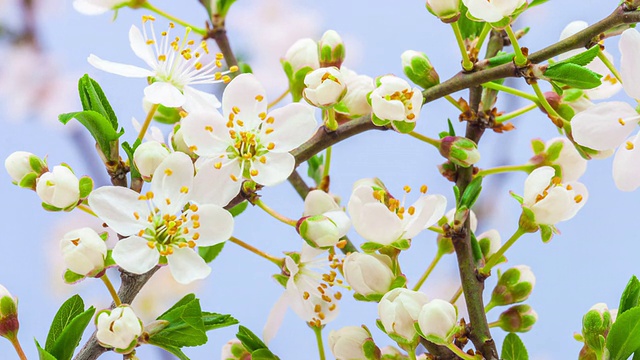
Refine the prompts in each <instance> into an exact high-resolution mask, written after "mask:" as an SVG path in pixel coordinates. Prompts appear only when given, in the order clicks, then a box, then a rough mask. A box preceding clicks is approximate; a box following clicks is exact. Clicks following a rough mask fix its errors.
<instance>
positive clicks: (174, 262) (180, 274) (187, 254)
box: [167, 247, 211, 284]
mask: <svg viewBox="0 0 640 360" xmlns="http://www.w3.org/2000/svg"><path fill="white" fill-rule="evenodd" d="M167 262H168V263H169V270H171V275H172V276H173V278H174V279H176V281H177V282H179V283H180V284H189V283H190V282H192V281H195V280H200V279H204V278H206V277H207V276H209V274H210V273H211V268H210V267H209V265H207V263H205V262H204V260H203V259H202V258H201V257H200V255H198V253H196V252H195V251H193V249H191V248H189V247H185V248H182V249H180V248H176V247H174V248H173V254H171V255H169V256H167Z"/></svg>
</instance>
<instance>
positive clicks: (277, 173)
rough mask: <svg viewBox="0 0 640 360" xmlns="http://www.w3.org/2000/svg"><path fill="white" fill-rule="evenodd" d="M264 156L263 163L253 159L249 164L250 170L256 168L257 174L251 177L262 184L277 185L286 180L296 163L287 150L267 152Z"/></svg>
mask: <svg viewBox="0 0 640 360" xmlns="http://www.w3.org/2000/svg"><path fill="white" fill-rule="evenodd" d="M264 157H265V159H266V161H265V162H264V164H263V163H262V162H261V161H254V162H253V163H252V164H251V170H258V175H256V176H251V178H252V179H253V180H254V181H255V182H257V183H258V184H262V185H264V186H273V185H278V184H280V183H281V182H283V181H285V180H287V178H288V177H289V175H291V173H292V172H293V169H294V168H295V165H296V160H295V158H294V157H293V155H291V154H289V153H288V152H285V153H274V152H268V153H266V154H265V155H264Z"/></svg>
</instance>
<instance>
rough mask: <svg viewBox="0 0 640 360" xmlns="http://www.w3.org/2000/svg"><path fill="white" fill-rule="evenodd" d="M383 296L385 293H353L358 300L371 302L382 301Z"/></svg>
mask: <svg viewBox="0 0 640 360" xmlns="http://www.w3.org/2000/svg"><path fill="white" fill-rule="evenodd" d="M383 296H384V294H369V295H362V294H358V293H354V294H353V298H354V299H356V300H358V301H369V302H376V303H377V302H380V300H381V299H382V297H383Z"/></svg>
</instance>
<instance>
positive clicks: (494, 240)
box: [476, 229, 502, 259]
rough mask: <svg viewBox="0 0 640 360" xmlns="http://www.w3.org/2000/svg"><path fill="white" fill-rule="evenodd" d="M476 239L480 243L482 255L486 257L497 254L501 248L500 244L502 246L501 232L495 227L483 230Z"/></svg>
mask: <svg viewBox="0 0 640 360" xmlns="http://www.w3.org/2000/svg"><path fill="white" fill-rule="evenodd" d="M476 239H477V240H478V245H480V250H482V255H484V258H485V259H488V258H489V257H491V255H493V254H495V253H496V252H497V251H498V250H499V249H500V246H502V238H501V237H500V233H499V232H498V231H497V230H494V229H492V230H489V231H485V232H483V233H482V234H480V235H478V236H476Z"/></svg>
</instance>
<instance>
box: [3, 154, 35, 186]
mask: <svg viewBox="0 0 640 360" xmlns="http://www.w3.org/2000/svg"><path fill="white" fill-rule="evenodd" d="M32 156H34V157H35V155H33V154H32V153H30V152H26V151H15V152H13V153H11V155H9V156H7V158H6V159H5V160H4V168H5V169H6V170H7V173H9V176H11V179H12V180H13V182H14V183H16V184H17V183H19V182H20V180H22V178H23V177H24V176H25V175H27V174H29V173H32V172H33V169H32V168H31V163H30V160H29V159H31V157H32Z"/></svg>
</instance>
